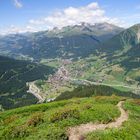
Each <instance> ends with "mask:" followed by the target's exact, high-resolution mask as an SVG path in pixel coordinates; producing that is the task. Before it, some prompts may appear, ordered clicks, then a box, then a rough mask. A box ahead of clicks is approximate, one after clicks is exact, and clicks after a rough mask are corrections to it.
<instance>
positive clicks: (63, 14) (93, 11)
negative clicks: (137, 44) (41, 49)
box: [4, 0, 124, 33]
mask: <svg viewBox="0 0 140 140" xmlns="http://www.w3.org/2000/svg"><path fill="white" fill-rule="evenodd" d="M15 3H16V4H17V5H18V7H22V4H20V3H19V1H17V0H15ZM81 22H87V23H90V24H94V23H101V22H108V23H112V24H115V25H120V26H122V25H124V24H123V22H122V21H120V20H119V19H118V18H110V17H107V16H106V15H105V10H103V9H102V8H101V7H100V6H99V4H98V3H97V2H93V3H90V4H88V5H86V6H81V7H68V8H65V9H60V10H55V11H53V12H52V13H51V14H50V15H48V16H46V17H44V18H40V19H31V20H30V21H28V23H27V25H25V27H22V28H19V27H15V26H11V27H10V28H9V30H8V31H7V33H17V32H18V33H20V32H27V31H30V32H35V31H40V30H47V29H52V28H54V27H58V28H62V27H64V26H68V25H76V24H79V23H81ZM4 32H6V31H4Z"/></svg>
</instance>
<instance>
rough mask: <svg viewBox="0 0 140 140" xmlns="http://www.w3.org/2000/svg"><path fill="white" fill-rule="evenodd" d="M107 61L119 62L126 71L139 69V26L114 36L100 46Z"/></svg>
mask: <svg viewBox="0 0 140 140" xmlns="http://www.w3.org/2000/svg"><path fill="white" fill-rule="evenodd" d="M100 48H101V52H103V53H104V52H105V53H106V56H107V58H108V60H110V61H113V62H119V63H120V64H121V65H122V66H123V67H125V68H126V69H127V70H132V69H136V68H139V67H140V24H137V25H134V26H132V27H131V28H129V29H127V30H125V31H123V32H121V33H120V34H118V35H116V36H114V37H113V38H112V39H110V40H108V41H107V42H105V43H103V44H102V45H101V47H100Z"/></svg>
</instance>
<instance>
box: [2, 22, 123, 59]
mask: <svg viewBox="0 0 140 140" xmlns="http://www.w3.org/2000/svg"><path fill="white" fill-rule="evenodd" d="M123 30H124V29H123V28H120V27H117V26H115V25H111V24H108V23H99V24H94V25H91V24H88V23H81V24H79V25H74V26H66V27H63V28H62V29H58V28H54V29H53V30H50V31H49V30H48V31H42V32H37V33H26V34H12V35H7V36H4V37H1V38H0V52H1V53H5V54H6V55H10V56H15V55H18V56H26V57H29V58H33V59H41V58H49V59H50V58H57V57H61V58H78V57H81V58H82V57H87V56H88V55H90V54H91V53H94V52H95V49H96V48H97V46H99V45H100V44H101V43H103V42H104V41H106V40H108V39H110V38H112V37H113V36H114V35H116V34H118V33H120V32H121V31H123ZM79 50H80V51H79Z"/></svg>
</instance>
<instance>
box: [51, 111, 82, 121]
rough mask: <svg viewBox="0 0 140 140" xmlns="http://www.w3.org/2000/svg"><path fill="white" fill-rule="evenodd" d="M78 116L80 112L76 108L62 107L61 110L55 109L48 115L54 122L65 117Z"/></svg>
mask: <svg viewBox="0 0 140 140" xmlns="http://www.w3.org/2000/svg"><path fill="white" fill-rule="evenodd" d="M79 117H80V112H79V111H78V110H77V109H70V108H64V109H63V110H60V111H56V112H55V113H54V114H52V116H51V117H50V121H51V122H56V121H61V120H63V119H67V118H76V119H78V118H79Z"/></svg>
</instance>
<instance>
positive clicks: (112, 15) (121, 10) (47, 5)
mask: <svg viewBox="0 0 140 140" xmlns="http://www.w3.org/2000/svg"><path fill="white" fill-rule="evenodd" d="M0 19H1V20H0V21H1V22H0V34H2V33H13V32H26V31H39V30H46V29H51V28H53V27H55V26H58V27H59V28H61V27H63V26H67V25H72V24H78V23H80V22H89V23H93V24H94V23H96V22H109V23H113V24H116V25H118V26H123V27H129V26H131V25H133V24H136V23H140V0H0Z"/></svg>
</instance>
